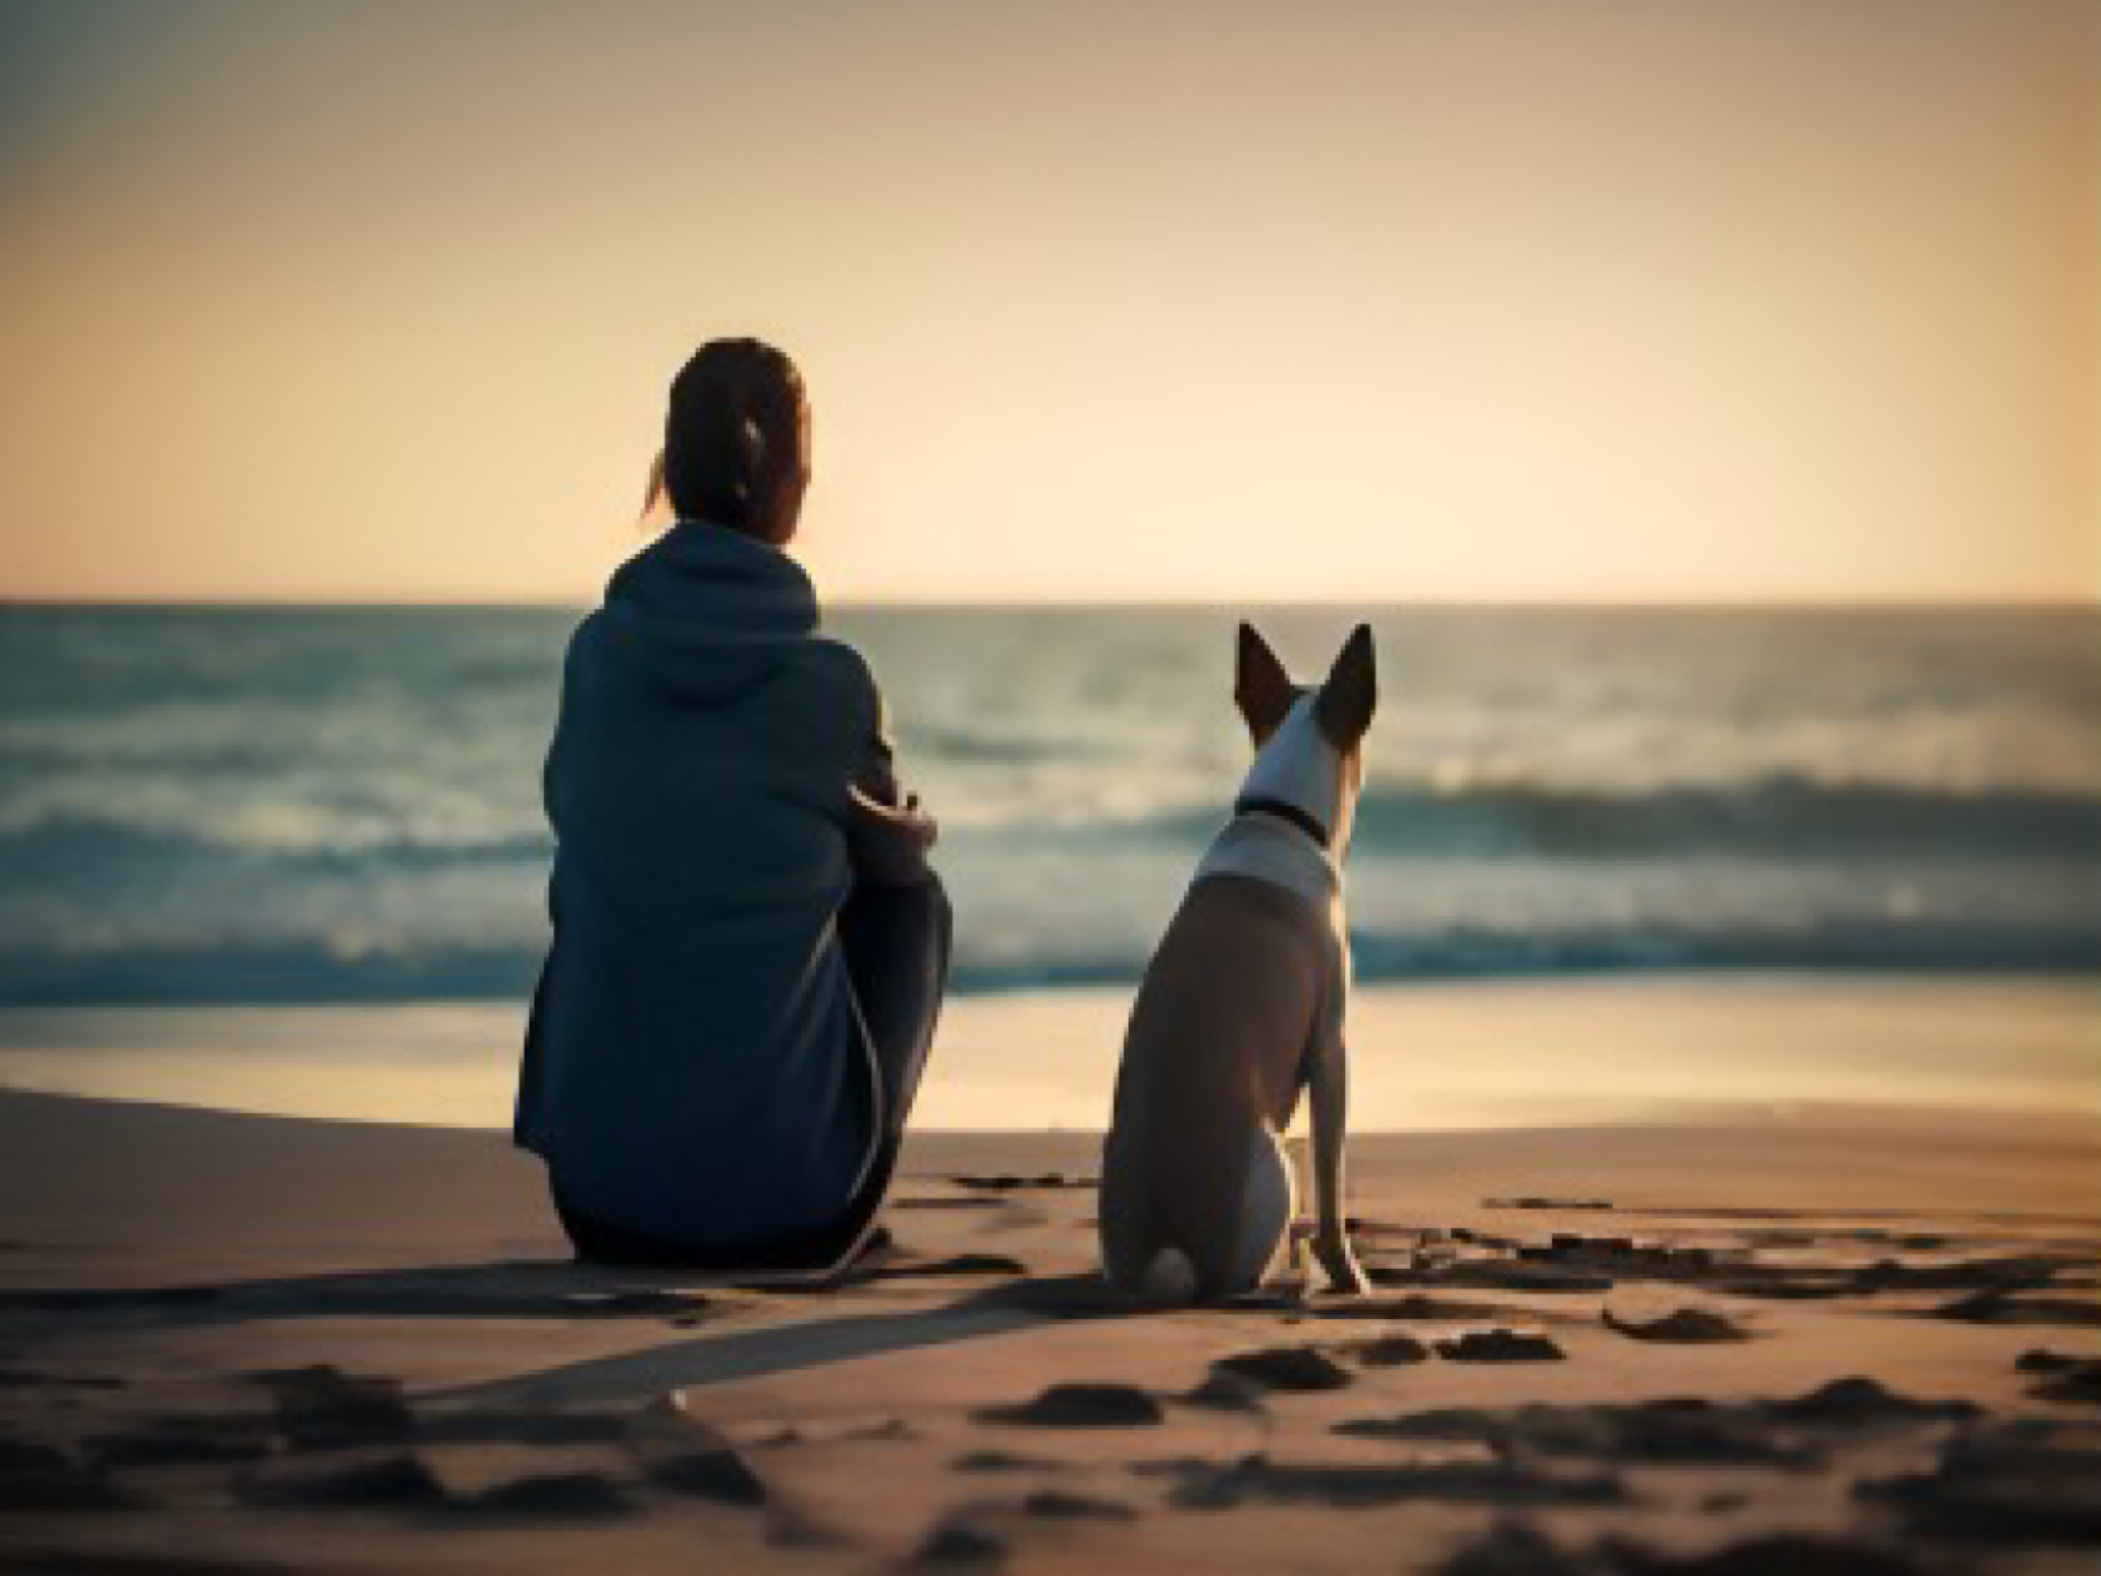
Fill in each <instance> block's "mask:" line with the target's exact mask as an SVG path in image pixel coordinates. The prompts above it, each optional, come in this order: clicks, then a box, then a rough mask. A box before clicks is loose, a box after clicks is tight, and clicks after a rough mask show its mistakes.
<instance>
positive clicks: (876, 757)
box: [846, 683, 940, 886]
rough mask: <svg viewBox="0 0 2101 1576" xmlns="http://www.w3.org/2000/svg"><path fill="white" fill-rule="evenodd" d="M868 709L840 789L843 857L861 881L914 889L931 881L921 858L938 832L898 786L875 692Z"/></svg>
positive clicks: (885, 719) (915, 799)
mask: <svg viewBox="0 0 2101 1576" xmlns="http://www.w3.org/2000/svg"><path fill="white" fill-rule="evenodd" d="M871 689H873V685H872V683H871ZM874 703H875V704H874V714H875V721H874V725H873V726H872V727H871V728H870V730H869V736H868V739H867V741H866V742H865V743H864V744H863V745H862V747H861V755H860V762H859V764H858V765H857V766H856V767H855V769H854V775H853V780H852V781H851V782H849V783H848V784H847V787H846V800H847V806H846V808H847V830H846V849H847V856H848V858H850V859H851V860H852V861H853V867H854V874H855V875H856V876H857V877H858V878H860V879H861V880H863V881H868V882H872V883H874V884H876V885H880V886H917V885H918V884H919V883H920V882H923V881H926V880H928V879H929V878H930V877H931V876H932V875H933V870H932V868H931V867H930V866H929V865H928V864H927V855H928V854H929V853H931V852H932V851H933V847H934V842H935V840H936V838H937V837H938V836H939V835H940V829H939V828H938V827H937V826H936V825H935V823H934V818H933V817H932V816H931V815H929V814H927V813H926V811H925V810H923V809H922V808H920V804H919V795H917V794H907V793H905V792H904V791H903V789H902V787H901V786H900V785H899V783H898V780H897V751H896V749H895V747H894V746H893V745H892V744H891V742H890V730H889V726H888V712H887V708H885V706H884V705H883V701H882V695H881V693H880V692H879V691H878V692H876V693H875V695H874Z"/></svg>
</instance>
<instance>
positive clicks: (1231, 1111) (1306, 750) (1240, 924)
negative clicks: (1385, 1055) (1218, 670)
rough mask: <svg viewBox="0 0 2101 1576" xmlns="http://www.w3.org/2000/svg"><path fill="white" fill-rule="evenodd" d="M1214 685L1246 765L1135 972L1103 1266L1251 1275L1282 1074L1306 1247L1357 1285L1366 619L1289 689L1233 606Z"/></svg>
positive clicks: (1280, 1179)
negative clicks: (1345, 1190)
mask: <svg viewBox="0 0 2101 1576" xmlns="http://www.w3.org/2000/svg"><path fill="white" fill-rule="evenodd" d="M1234 699H1235V700H1236V701H1237V702H1238V703H1239V706H1240V712H1241V715H1242V716H1243V717H1245V718H1246V719H1247V725H1248V731H1249V732H1250V733H1251V734H1252V735H1253V736H1254V741H1255V748H1256V754H1255V764H1254V766H1253V767H1252V768H1251V769H1250V770H1249V772H1248V775H1247V780H1246V782H1245V783H1244V784H1243V785H1242V787H1241V791H1240V796H1239V798H1238V799H1237V800H1236V801H1235V803H1234V806H1233V812H1234V813H1233V819H1232V820H1231V821H1230V822H1229V823H1228V824H1227V826H1226V827H1225V829H1224V830H1223V831H1222V832H1220V833H1219V835H1218V837H1217V839H1216V840H1215V841H1214V842H1213V843H1212V845H1211V847H1210V850H1209V851H1208V852H1207V853H1206V854H1205V855H1204V858H1203V862H1202V863H1201V864H1199V865H1198V866H1197V872H1196V877H1195V879H1194V880H1193V881H1192V882H1191V883H1190V886H1189V891H1188V894H1187V895H1186V896H1185V897H1184V898H1183V900H1182V906H1181V908H1180V909H1179V910H1177V912H1176V914H1175V917H1174V919H1173V921H1172V922H1171V923H1170V924H1169V925H1168V927H1167V934H1166V935H1165V936H1164V937H1163V938H1162V939H1161V942H1160V947H1159V950H1158V951H1157V952H1155V953H1154V954H1153V960H1152V963H1151V965H1150V966H1149V967H1148V968H1147V969H1146V973H1145V981H1144V983H1143V984H1142V985H1140V986H1139V989H1138V999H1137V1001H1136V1002H1135V1004H1134V1005H1133V1007H1132V1009H1131V1024H1130V1028H1129V1030H1128V1032H1127V1033H1126V1035H1125V1037H1124V1047H1123V1062H1122V1065H1121V1067H1120V1068H1119V1069H1118V1072H1117V1077H1116V1109H1115V1115H1114V1117H1113V1120H1112V1122H1111V1126H1110V1130H1109V1136H1108V1140H1107V1143H1106V1144H1105V1146H1104V1150H1103V1155H1102V1182H1101V1211H1100V1214H1101V1245H1102V1267H1103V1270H1104V1271H1105V1273H1106V1274H1107V1276H1108V1278H1109V1280H1110V1281H1111V1283H1113V1284H1114V1285H1116V1286H1118V1287H1120V1288H1122V1289H1124V1290H1126V1291H1129V1292H1132V1293H1134V1294H1136V1295H1138V1296H1141V1297H1144V1298H1146V1299H1147V1300H1149V1301H1155V1302H1183V1301H1188V1300H1191V1299H1193V1298H1211V1297H1224V1296H1230V1295H1232V1294H1233V1293H1235V1292H1241V1291H1247V1290H1250V1289H1252V1288H1253V1287H1255V1286H1257V1285H1259V1284H1260V1283H1261V1281H1262V1278H1263V1276H1264V1274H1266V1273H1267V1271H1268V1268H1269V1266H1270V1264H1271V1262H1272V1261H1273V1260H1274V1259H1275V1258H1276V1256H1277V1251H1278V1249H1279V1247H1280V1246H1281V1245H1282V1244H1283V1242H1284V1240H1285V1237H1286V1235H1287V1233H1288V1232H1289V1230H1290V1227H1291V1219H1292V1212H1293V1198H1292V1183H1291V1168H1290V1165H1289V1163H1288V1162H1287V1161H1286V1159H1285V1157H1284V1154H1283V1151H1282V1147H1281V1145H1280V1143H1279V1135H1280V1134H1282V1133H1283V1131H1284V1129H1285V1128H1286V1126H1288V1125H1289V1123H1290V1121H1291V1114H1292V1111H1293V1108H1294V1107H1296V1106H1297V1104H1298V1098H1299V1091H1300V1089H1301V1088H1304V1089H1306V1090H1307V1091H1308V1094H1309V1097H1310V1101H1311V1108H1312V1109H1311V1114H1312V1126H1313V1170H1314V1189H1315V1194H1316V1201H1317V1205H1318V1226H1317V1229H1316V1232H1315V1235H1314V1239H1313V1248H1314V1254H1315V1256H1316V1257H1317V1258H1318V1259H1319V1261H1320V1264H1321V1267H1322V1268H1323V1269H1324V1270H1325V1271H1326V1272H1327V1275H1328V1279H1329V1281H1330V1283H1331V1284H1332V1285H1333V1286H1334V1287H1335V1288H1336V1289H1337V1290H1340V1291H1353V1292H1354V1291H1361V1290H1362V1289H1363V1284H1364V1283H1363V1276H1362V1274H1361V1273H1360V1272H1359V1270H1358V1268H1357V1264H1356V1261H1355V1259H1354V1258H1353V1257H1352V1256H1351V1253H1350V1245H1349V1235H1348V1232H1347V1231H1346V1230H1345V1228H1344V1224H1343V1208H1342V1186H1343V1183H1342V1172H1343V1139H1344V1127H1345V1124H1346V1118H1347V1075H1346V1065H1345V1064H1346V1057H1345V1053H1344V1050H1343V1039H1342V1020H1343V1010H1344V1007H1345V1004H1346V1002H1347V999H1348V995H1349V986H1350V948H1349V934H1348V930H1347V928H1346V923H1345V920H1344V916H1343V906H1342V858H1343V854H1344V853H1345V851H1346V850H1347V849H1348V847H1349V839H1350V826H1351V821H1352V817H1353V815H1354V813H1355V809H1356V802H1357V793H1358V790H1359V788H1360V786H1361V785H1362V783H1363V780H1364V771H1363V757H1362V753H1361V747H1362V743H1363V739H1364V733H1365V730H1366V729H1367V728H1368V727H1369V726H1370V725H1371V717H1372V710H1373V707H1374V706H1375V705H1376V703H1377V700H1378V682H1377V677H1376V671H1375V665H1374V659H1373V653H1372V638H1371V630H1370V629H1369V628H1368V627H1367V626H1365V625H1362V624H1360V625H1358V626H1357V628H1356V630H1355V632H1353V633H1352V634H1351V636H1350V638H1349V641H1348V643H1347V644H1346V645H1345V646H1344V647H1343V648H1342V654H1341V655H1340V656H1339V657H1337V658H1336V659H1335V666H1334V669H1333V671H1331V672H1330V673H1329V675H1328V680H1327V682H1326V683H1325V684H1322V685H1320V686H1319V687H1318V688H1311V689H1309V688H1301V687H1299V686H1296V685H1294V684H1293V683H1292V682H1291V679H1290V676H1289V675H1288V674H1286V673H1285V671H1284V668H1283V665H1282V664H1281V663H1280V662H1278V661H1277V658H1276V654H1275V653H1274V652H1272V651H1271V650H1270V649H1269V647H1268V645H1267V644H1266V643H1265V642H1264V641H1263V639H1262V637H1261V636H1260V635H1259V634H1257V633H1256V632H1255V630H1254V628H1253V627H1252V626H1251V625H1248V624H1242V625H1241V626H1240V649H1239V660H1238V671H1237V674H1236V677H1235V683H1234Z"/></svg>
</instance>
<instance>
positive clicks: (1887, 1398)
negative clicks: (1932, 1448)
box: [1766, 1374, 1978, 1425]
mask: <svg viewBox="0 0 2101 1576" xmlns="http://www.w3.org/2000/svg"><path fill="white" fill-rule="evenodd" d="M1766 1410H1767V1411H1768V1412H1770V1413H1771V1415H1772V1416H1774V1417H1776V1418H1779V1419H1781V1420H1782V1421H1783V1422H1789V1423H1832V1424H1839V1425H1858V1424H1863V1423H1884V1422H1908V1421H1931V1420H1935V1419H1960V1418H1967V1417H1975V1416H1976V1415H1977V1412H1978V1408H1977V1407H1976V1406H1975V1405H1974V1404H1972V1403H1971V1402H1968V1401H1915V1400H1913V1399H1912V1398H1911V1397H1910V1396H1904V1395H1898V1394H1896V1393H1895V1392H1894V1391H1891V1390H1886V1389H1884V1388H1883V1387H1882V1386H1881V1385H1879V1384H1877V1383H1876V1382H1875V1381H1874V1380H1873V1379H1869V1378H1866V1377H1863V1376H1861V1375H1858V1374H1856V1375H1852V1376H1850V1377H1848V1378H1844V1379H1834V1380H1832V1381H1831V1382H1830V1383H1829V1384H1826V1385H1821V1386H1819V1387H1818V1388H1817V1389H1815V1390H1812V1391H1810V1392H1809V1393H1808V1394H1807V1395H1803V1396H1798V1397H1796V1398H1795V1399H1793V1400H1790V1401H1774V1402H1771V1403H1769V1404H1768V1405H1767V1408H1766Z"/></svg>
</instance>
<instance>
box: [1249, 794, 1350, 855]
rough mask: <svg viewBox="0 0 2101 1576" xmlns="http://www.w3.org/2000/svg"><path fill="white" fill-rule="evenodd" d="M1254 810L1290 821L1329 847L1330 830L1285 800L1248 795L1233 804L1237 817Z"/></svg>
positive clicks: (1324, 846) (1323, 845) (1262, 795)
mask: <svg viewBox="0 0 2101 1576" xmlns="http://www.w3.org/2000/svg"><path fill="white" fill-rule="evenodd" d="M1253 810H1259V811H1260V812H1261V813H1262V814H1264V815H1273V816H1275V817H1276V818H1277V819H1278V820H1280V821H1289V822H1290V823H1291V824H1292V825H1293V826H1295V827H1297V828H1298V829H1299V830H1300V831H1302V832H1304V833H1305V834H1306V835H1307V836H1308V837H1310V838H1312V839H1313V840H1314V841H1315V842H1316V843H1318V844H1320V846H1321V847H1323V848H1326V847H1327V846H1328V829H1327V828H1326V827H1325V826H1322V825H1321V824H1320V822H1319V821H1317V820H1315V819H1314V818H1313V817H1312V816H1310V815H1308V814H1307V813H1306V812H1305V811H1304V810H1301V809H1300V808H1299V807H1298V806H1297V805H1295V804H1291V803H1289V802H1288V801H1286V800H1283V799H1272V798H1269V797H1268V796H1267V795H1265V794H1248V795H1246V796H1245V797H1243V798H1240V799H1236V800H1235V801H1234V802H1233V813H1234V814H1235V815H1246V814H1248V813H1249V812H1250V811H1253Z"/></svg>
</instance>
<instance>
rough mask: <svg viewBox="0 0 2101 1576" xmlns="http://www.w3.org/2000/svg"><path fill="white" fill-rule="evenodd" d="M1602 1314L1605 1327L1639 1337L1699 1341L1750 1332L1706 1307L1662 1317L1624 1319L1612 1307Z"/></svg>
mask: <svg viewBox="0 0 2101 1576" xmlns="http://www.w3.org/2000/svg"><path fill="white" fill-rule="evenodd" d="M1600 1317H1601V1318H1602V1319H1603V1320H1604V1321H1605V1328H1606V1329H1608V1330H1614V1331H1617V1332H1618V1333H1619V1334H1621V1335H1624V1336H1627V1337H1629V1338H1631V1339H1633V1340H1637V1341H1670V1342H1679V1343H1684V1344H1687V1345H1697V1344H1701V1343H1704V1342H1711V1341H1744V1340H1749V1339H1750V1335H1749V1332H1747V1331H1745V1330H1744V1329H1742V1328H1741V1327H1740V1326H1738V1325H1737V1324H1735V1323H1734V1322H1732V1321H1731V1320H1730V1319H1728V1318H1726V1317H1725V1316H1723V1315H1722V1314H1719V1313H1711V1312H1709V1311H1708V1310H1707V1309H1705V1308H1680V1309H1679V1310H1678V1311H1677V1312H1675V1313H1667V1314H1665V1315H1664V1316H1663V1317H1662V1318H1660V1319H1647V1320H1643V1319H1622V1318H1620V1317H1619V1316H1618V1315H1616V1314H1614V1313H1613V1311H1612V1310H1611V1309H1610V1308H1607V1309H1605V1310H1603V1312H1602V1313H1601V1314H1600Z"/></svg>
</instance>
